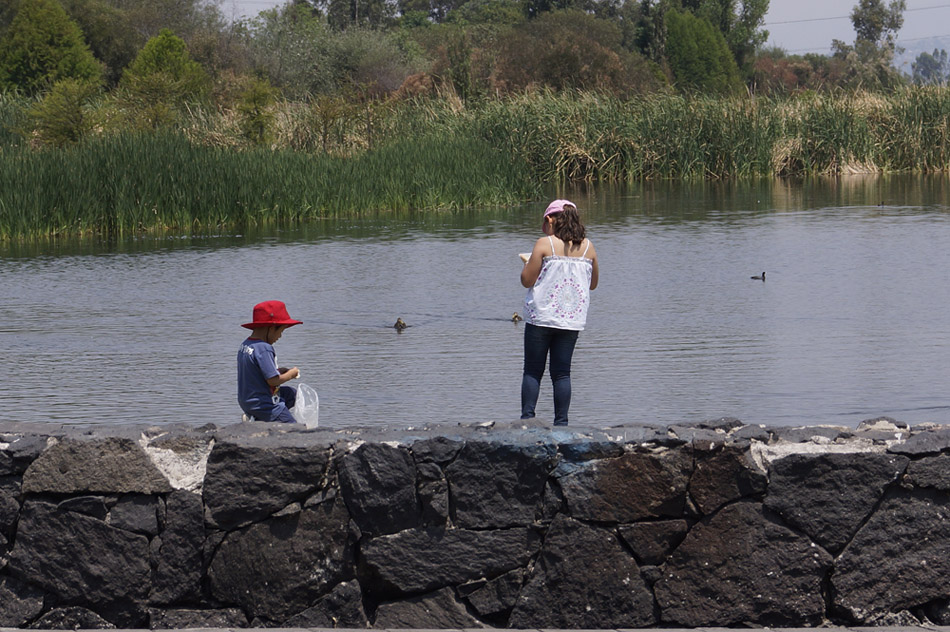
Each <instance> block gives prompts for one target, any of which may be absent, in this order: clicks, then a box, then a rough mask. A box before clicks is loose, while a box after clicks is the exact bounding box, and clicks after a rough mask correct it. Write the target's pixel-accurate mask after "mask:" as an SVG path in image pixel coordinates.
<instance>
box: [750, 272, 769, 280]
mask: <svg viewBox="0 0 950 632" xmlns="http://www.w3.org/2000/svg"><path fill="white" fill-rule="evenodd" d="M749 278H750V279H752V280H753V281H764V280H765V272H763V273H762V274H757V275H755V276H751V277H749Z"/></svg>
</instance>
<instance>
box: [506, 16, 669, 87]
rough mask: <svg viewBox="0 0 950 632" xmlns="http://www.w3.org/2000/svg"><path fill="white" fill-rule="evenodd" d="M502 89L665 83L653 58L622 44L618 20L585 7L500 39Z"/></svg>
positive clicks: (529, 24)
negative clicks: (600, 16)
mask: <svg viewBox="0 0 950 632" xmlns="http://www.w3.org/2000/svg"><path fill="white" fill-rule="evenodd" d="M499 49H500V51H501V54H500V55H499V60H498V65H497V68H496V72H495V76H496V78H497V81H498V86H497V87H498V88H499V89H504V90H506V91H518V90H523V89H525V88H529V87H547V88H551V89H554V90H565V89H577V90H603V91H607V92H612V93H615V94H633V93H643V92H650V91H654V90H657V89H659V88H660V87H661V83H660V81H659V80H658V78H657V74H656V73H655V72H654V70H653V68H651V66H650V64H649V62H648V61H647V60H646V59H644V58H643V57H642V56H641V55H639V54H637V53H632V52H630V51H627V50H626V49H624V48H623V46H622V34H621V32H620V28H619V27H618V26H617V24H616V23H614V22H612V21H607V20H601V19H598V18H595V17H593V16H591V15H588V14H586V13H583V12H581V11H576V10H569V11H555V12H551V13H545V14H543V15H541V16H540V17H538V18H537V19H535V20H529V21H527V22H525V23H523V24H521V25H519V26H517V27H515V28H514V29H513V30H512V31H511V32H510V34H508V35H507V36H505V37H504V38H503V39H502V40H501V41H500V42H499Z"/></svg>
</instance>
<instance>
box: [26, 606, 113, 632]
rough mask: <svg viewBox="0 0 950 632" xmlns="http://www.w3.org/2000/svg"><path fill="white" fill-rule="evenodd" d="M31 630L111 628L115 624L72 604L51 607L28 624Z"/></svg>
mask: <svg viewBox="0 0 950 632" xmlns="http://www.w3.org/2000/svg"><path fill="white" fill-rule="evenodd" d="M30 628H31V629H33V630H112V629H115V626H114V625H112V624H111V623H109V622H108V621H106V620H105V619H103V618H102V617H100V616H99V615H97V614H96V613H95V612H93V611H92V610H88V609H86V608H81V607H79V606H72V607H68V608H53V609H52V610H50V611H49V612H47V613H46V614H44V615H43V616H42V617H40V618H39V619H37V620H36V621H34V622H33V623H31V624H30Z"/></svg>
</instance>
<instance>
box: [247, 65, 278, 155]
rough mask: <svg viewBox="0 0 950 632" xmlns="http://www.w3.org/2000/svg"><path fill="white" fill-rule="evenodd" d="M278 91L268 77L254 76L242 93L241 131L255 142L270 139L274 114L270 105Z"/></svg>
mask: <svg viewBox="0 0 950 632" xmlns="http://www.w3.org/2000/svg"><path fill="white" fill-rule="evenodd" d="M276 96H277V91H276V90H274V88H273V87H272V86H271V85H270V84H269V83H268V82H267V80H266V79H258V78H252V79H251V80H250V81H249V82H248V84H247V86H246V87H245V89H244V91H243V92H242V93H241V95H240V100H239V102H238V106H237V110H238V114H240V115H241V123H240V125H241V133H242V134H243V135H244V137H245V138H246V139H248V140H249V141H251V142H252V143H255V144H262V143H266V142H268V141H269V140H270V135H271V127H272V126H273V123H274V114H273V112H271V111H270V106H272V105H273V104H274V101H275V97H276Z"/></svg>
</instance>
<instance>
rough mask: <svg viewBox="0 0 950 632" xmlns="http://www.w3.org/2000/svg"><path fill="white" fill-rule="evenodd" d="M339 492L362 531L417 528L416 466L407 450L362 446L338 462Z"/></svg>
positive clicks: (394, 530) (367, 444)
mask: <svg viewBox="0 0 950 632" xmlns="http://www.w3.org/2000/svg"><path fill="white" fill-rule="evenodd" d="M338 469H339V473H340V490H341V491H342V492H343V498H344V499H345V500H346V506H347V507H348V508H349V510H350V513H351V514H352V515H353V520H355V521H356V524H357V525H359V528H360V530H361V531H363V532H364V533H367V534H371V535H381V534H386V533H395V532H397V531H402V530H403V529H409V528H412V527H416V526H419V524H420V519H421V512H420V507H419V499H418V497H417V496H416V464H415V461H413V459H412V455H411V454H410V453H409V450H407V449H406V448H395V447H392V446H388V445H385V444H382V443H365V444H363V445H361V446H360V447H359V448H357V449H356V450H354V451H353V452H351V453H350V454H347V455H346V456H344V457H343V458H342V459H340V460H339V464H338Z"/></svg>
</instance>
